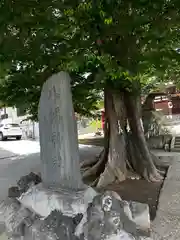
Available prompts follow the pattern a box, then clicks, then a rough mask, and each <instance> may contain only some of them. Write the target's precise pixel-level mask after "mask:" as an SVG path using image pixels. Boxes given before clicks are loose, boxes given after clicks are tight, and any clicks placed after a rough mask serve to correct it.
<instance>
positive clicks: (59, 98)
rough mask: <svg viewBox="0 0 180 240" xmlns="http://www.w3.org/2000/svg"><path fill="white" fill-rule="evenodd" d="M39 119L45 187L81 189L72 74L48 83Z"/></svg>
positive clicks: (42, 97)
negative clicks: (71, 84) (71, 82)
mask: <svg viewBox="0 0 180 240" xmlns="http://www.w3.org/2000/svg"><path fill="white" fill-rule="evenodd" d="M38 117H39V133H40V147H41V162H42V180H43V183H44V184H45V185H46V186H47V187H65V188H71V189H76V190H77V189H81V188H82V186H83V183H82V180H81V173H80V164H79V150H78V137H77V126H76V120H75V114H74V109H73V103H72V94H71V87H70V77H69V75H68V73H66V72H60V73H58V74H55V75H53V76H52V77H50V78H49V79H48V80H47V81H46V82H45V83H44V85H43V88H42V92H41V97H40V102H39V112H38Z"/></svg>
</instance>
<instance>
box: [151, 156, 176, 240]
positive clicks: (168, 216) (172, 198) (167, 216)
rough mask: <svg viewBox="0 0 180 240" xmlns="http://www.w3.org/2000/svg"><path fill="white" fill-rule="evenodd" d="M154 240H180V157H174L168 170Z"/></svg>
mask: <svg viewBox="0 0 180 240" xmlns="http://www.w3.org/2000/svg"><path fill="white" fill-rule="evenodd" d="M152 237H153V239H154V240H178V239H180V156H179V155H177V156H175V157H174V159H173V161H172V162H171V165H170V167H169V169H168V173H167V176H166V179H165V181H164V184H163V187H162V190H161V193H160V197H159V204H158V210H157V214H156V218H155V220H154V222H153V223H152Z"/></svg>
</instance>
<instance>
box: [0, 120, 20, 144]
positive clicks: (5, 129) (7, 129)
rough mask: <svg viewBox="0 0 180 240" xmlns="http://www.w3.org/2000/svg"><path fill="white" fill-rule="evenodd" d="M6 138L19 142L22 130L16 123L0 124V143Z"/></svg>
mask: <svg viewBox="0 0 180 240" xmlns="http://www.w3.org/2000/svg"><path fill="white" fill-rule="evenodd" d="M8 138H16V139H17V140H21V138H22V129H21V127H20V126H19V124H17V123H0V141H3V140H7V139H8Z"/></svg>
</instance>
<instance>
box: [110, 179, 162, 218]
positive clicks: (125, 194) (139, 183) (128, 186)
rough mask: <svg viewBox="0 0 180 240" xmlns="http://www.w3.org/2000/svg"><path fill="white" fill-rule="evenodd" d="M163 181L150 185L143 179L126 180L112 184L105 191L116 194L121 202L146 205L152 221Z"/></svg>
mask: <svg viewBox="0 0 180 240" xmlns="http://www.w3.org/2000/svg"><path fill="white" fill-rule="evenodd" d="M162 185H163V181H161V182H156V183H151V182H148V181H146V180H144V179H140V180H131V179H127V180H125V181H124V182H121V183H119V184H112V185H110V186H108V187H107V188H106V189H108V190H112V191H115V192H117V193H118V194H119V195H120V196H121V198H122V199H123V200H127V201H137V202H141V203H147V204H148V205H149V210H150V218H151V220H154V218H155V217H156V210H157V205H158V200H159V194H160V190H161V188H162Z"/></svg>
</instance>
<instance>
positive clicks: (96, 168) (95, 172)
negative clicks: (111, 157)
mask: <svg viewBox="0 0 180 240" xmlns="http://www.w3.org/2000/svg"><path fill="white" fill-rule="evenodd" d="M106 162H107V156H106V151H105V149H103V150H102V151H101V153H100V155H99V161H97V162H95V164H94V165H93V166H92V167H90V168H88V169H87V170H86V171H85V172H84V173H83V176H82V177H83V179H84V180H85V179H87V178H89V177H91V176H92V177H93V176H95V177H97V176H99V175H100V174H101V172H103V171H104V168H105V164H106Z"/></svg>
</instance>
